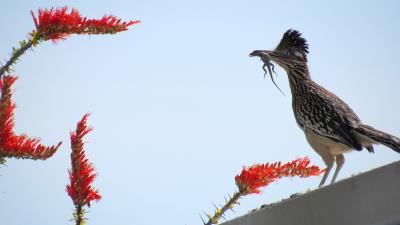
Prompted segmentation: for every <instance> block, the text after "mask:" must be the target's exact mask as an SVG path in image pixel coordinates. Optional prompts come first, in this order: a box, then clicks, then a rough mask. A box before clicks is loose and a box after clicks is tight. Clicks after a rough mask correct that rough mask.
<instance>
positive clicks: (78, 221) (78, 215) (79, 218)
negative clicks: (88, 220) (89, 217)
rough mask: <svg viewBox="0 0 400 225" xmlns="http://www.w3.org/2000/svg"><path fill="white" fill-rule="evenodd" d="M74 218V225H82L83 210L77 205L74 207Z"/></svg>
mask: <svg viewBox="0 0 400 225" xmlns="http://www.w3.org/2000/svg"><path fill="white" fill-rule="evenodd" d="M75 213H76V215H75V216H76V217H75V222H76V225H83V221H84V218H83V216H84V211H83V209H82V206H81V205H78V206H76V212H75Z"/></svg>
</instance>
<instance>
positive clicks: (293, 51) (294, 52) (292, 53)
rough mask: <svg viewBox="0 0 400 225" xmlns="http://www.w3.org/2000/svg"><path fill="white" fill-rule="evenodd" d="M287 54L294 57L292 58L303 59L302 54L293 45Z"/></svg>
mask: <svg viewBox="0 0 400 225" xmlns="http://www.w3.org/2000/svg"><path fill="white" fill-rule="evenodd" d="M288 55H289V56H291V57H294V58H300V59H304V54H303V53H302V52H301V51H299V50H298V49H297V48H294V47H292V48H290V49H289V50H288Z"/></svg>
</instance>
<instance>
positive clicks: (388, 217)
mask: <svg viewBox="0 0 400 225" xmlns="http://www.w3.org/2000/svg"><path fill="white" fill-rule="evenodd" d="M347 224H348V225H400V161H398V162H395V163H392V164H389V165H386V166H383V167H380V168H377V169H374V170H371V171H369V172H366V173H363V174H360V175H357V176H354V177H351V178H348V179H346V180H342V181H339V182H337V183H334V184H332V185H328V186H325V187H322V188H319V189H317V190H315V191H311V192H309V193H306V194H303V195H300V196H298V197H296V198H293V199H288V200H285V201H283V202H280V203H276V204H272V206H270V207H266V208H262V209H260V210H257V211H255V212H252V213H250V214H247V215H244V216H241V217H239V218H236V219H233V220H231V221H228V222H225V223H223V225H347Z"/></svg>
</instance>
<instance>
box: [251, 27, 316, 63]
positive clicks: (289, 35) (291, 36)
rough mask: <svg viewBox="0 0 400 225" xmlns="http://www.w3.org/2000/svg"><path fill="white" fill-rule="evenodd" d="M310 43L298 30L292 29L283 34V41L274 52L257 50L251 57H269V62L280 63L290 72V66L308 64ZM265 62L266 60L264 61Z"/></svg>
mask: <svg viewBox="0 0 400 225" xmlns="http://www.w3.org/2000/svg"><path fill="white" fill-rule="evenodd" d="M307 54H308V43H307V41H306V39H304V38H303V37H301V34H300V32H299V31H297V30H293V29H290V30H288V31H286V32H285V33H284V34H283V37H282V40H281V41H280V42H279V44H278V46H277V47H276V48H275V49H274V50H255V51H253V52H252V53H250V57H252V56H258V57H261V59H263V57H266V56H268V57H269V60H271V61H273V62H276V63H278V64H279V65H280V66H281V67H283V68H284V69H285V70H288V68H289V67H288V64H292V63H304V64H306V63H307ZM263 61H265V60H263Z"/></svg>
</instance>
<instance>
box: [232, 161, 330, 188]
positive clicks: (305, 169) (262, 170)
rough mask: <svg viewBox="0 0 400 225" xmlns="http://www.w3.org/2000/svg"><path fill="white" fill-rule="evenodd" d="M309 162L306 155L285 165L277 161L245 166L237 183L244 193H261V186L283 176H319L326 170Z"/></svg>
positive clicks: (237, 178)
mask: <svg viewBox="0 0 400 225" xmlns="http://www.w3.org/2000/svg"><path fill="white" fill-rule="evenodd" d="M309 164H310V160H309V159H308V158H307V157H305V158H301V159H296V160H293V161H291V162H288V163H285V164H283V165H281V163H280V162H276V163H272V164H269V163H266V164H256V165H253V166H251V167H244V168H243V170H242V172H241V173H240V174H239V175H237V176H235V181H236V185H237V186H238V188H239V191H240V192H241V193H243V194H244V195H246V194H257V193H260V189H259V188H260V187H264V186H267V185H268V184H270V183H272V182H274V181H276V180H277V179H279V178H282V177H294V176H299V177H302V178H304V177H309V176H318V175H320V174H321V173H322V172H324V170H321V169H320V168H319V167H318V166H310V165H309Z"/></svg>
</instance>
